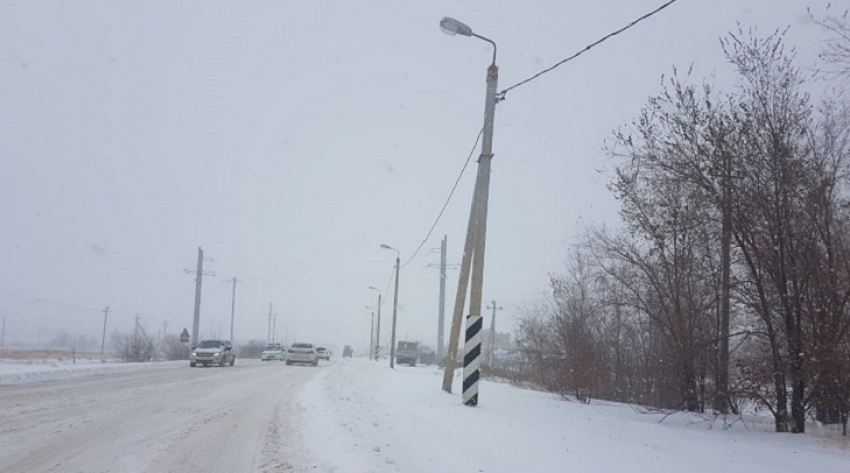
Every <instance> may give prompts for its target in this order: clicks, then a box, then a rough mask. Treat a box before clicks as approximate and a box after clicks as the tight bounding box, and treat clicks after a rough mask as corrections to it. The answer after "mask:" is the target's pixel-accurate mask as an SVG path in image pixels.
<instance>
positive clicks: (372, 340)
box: [366, 305, 375, 360]
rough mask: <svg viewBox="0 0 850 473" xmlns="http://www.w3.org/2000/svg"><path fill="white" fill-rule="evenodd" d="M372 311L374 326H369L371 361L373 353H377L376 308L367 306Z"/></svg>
mask: <svg viewBox="0 0 850 473" xmlns="http://www.w3.org/2000/svg"><path fill="white" fill-rule="evenodd" d="M366 308H367V309H369V310H371V311H372V324H371V325H369V359H370V360H371V359H372V353H373V352H374V351H375V308H374V307H371V306H368V305H367V306H366Z"/></svg>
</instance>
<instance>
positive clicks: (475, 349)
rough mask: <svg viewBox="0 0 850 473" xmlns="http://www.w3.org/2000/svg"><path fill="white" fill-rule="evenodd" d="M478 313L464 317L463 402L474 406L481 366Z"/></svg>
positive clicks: (481, 322)
mask: <svg viewBox="0 0 850 473" xmlns="http://www.w3.org/2000/svg"><path fill="white" fill-rule="evenodd" d="M483 324H484V322H483V319H482V317H481V316H480V315H468V316H467V317H466V343H465V344H464V346H463V348H464V355H463V403H464V405H467V406H470V407H475V406H477V405H478V378H479V377H480V373H479V367H480V366H481V328H482V327H483Z"/></svg>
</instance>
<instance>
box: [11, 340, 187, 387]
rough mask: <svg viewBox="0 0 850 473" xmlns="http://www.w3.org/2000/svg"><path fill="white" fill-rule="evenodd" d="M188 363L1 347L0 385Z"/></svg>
mask: <svg viewBox="0 0 850 473" xmlns="http://www.w3.org/2000/svg"><path fill="white" fill-rule="evenodd" d="M185 364H186V362H185V361H179V362H178V361H169V362H158V363H123V362H121V361H120V360H117V359H114V358H112V357H107V358H103V359H101V358H100V357H98V356H95V355H93V354H78V355H72V354H71V353H70V352H68V351H65V350H35V349H32V350H12V349H0V386H10V385H15V384H20V383H26V382H32V381H47V380H52V381H56V380H61V379H71V378H75V377H79V376H88V375H97V374H107V373H123V372H129V371H139V370H149V369H157V368H161V367H163V366H168V365H174V366H177V365H181V366H182V365H185Z"/></svg>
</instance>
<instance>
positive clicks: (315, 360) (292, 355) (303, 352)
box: [286, 343, 319, 366]
mask: <svg viewBox="0 0 850 473" xmlns="http://www.w3.org/2000/svg"><path fill="white" fill-rule="evenodd" d="M293 363H307V364H310V365H313V366H317V365H318V364H319V355H318V353H316V347H315V346H313V344H312V343H293V344H292V345H290V346H289V350H287V351H286V364H287V365H291V364H293Z"/></svg>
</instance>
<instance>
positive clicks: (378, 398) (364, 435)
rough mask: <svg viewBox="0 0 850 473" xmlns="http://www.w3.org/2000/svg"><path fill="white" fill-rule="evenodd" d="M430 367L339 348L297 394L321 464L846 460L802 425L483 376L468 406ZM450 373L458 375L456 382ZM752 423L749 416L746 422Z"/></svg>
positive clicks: (727, 467) (540, 466)
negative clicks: (588, 400) (697, 413)
mask: <svg viewBox="0 0 850 473" xmlns="http://www.w3.org/2000/svg"><path fill="white" fill-rule="evenodd" d="M440 381H441V373H440V372H439V371H437V370H436V369H435V368H433V367H421V368H420V367H417V368H408V367H397V369H396V370H395V371H392V370H390V369H389V368H388V367H386V366H384V364H383V363H381V364H380V365H379V364H377V363H374V362H369V361H367V360H362V359H355V360H352V359H342V360H339V361H338V362H336V363H333V364H331V365H330V366H328V367H327V369H325V370H323V372H322V373H320V374H319V375H318V376H316V377H315V378H313V379H312V380H311V381H310V382H309V383H308V384H307V385H306V386H305V387H304V389H303V390H302V391H301V393H300V395H299V397H298V399H297V401H296V419H294V425H293V426H292V427H294V428H295V431H296V432H298V436H299V437H300V442H301V443H302V445H301V447H302V448H303V451H304V456H305V458H302V459H299V461H298V463H299V464H301V465H305V467H306V465H310V466H309V468H310V471H320V472H335V471H338V472H342V471H344V472H352V473H356V472H396V471H403V472H432V471H443V472H486V473H501V472H505V473H507V472H512V473H513V472H517V471H565V469H566V468H569V469H570V471H602V472H607V471H652V472H653V473H680V472H682V471H688V472H696V473H699V472H716V471H725V472H747V473H753V472H759V471H770V472H771V473H779V472H784V471H788V472H792V471H793V472H799V471H821V469H823V471H827V470H830V469H834V470H836V471H844V470H846V469H847V468H848V467H850V452H848V451H846V450H842V449H840V448H837V447H835V446H829V445H824V442H822V441H819V440H817V439H814V438H812V437H809V436H794V435H791V434H775V433H771V432H765V431H763V430H759V429H752V430H747V428H745V427H744V426H741V425H740V424H737V425H735V426H733V427H732V428H730V429H728V430H723V429H721V428H714V429H708V427H707V425H706V424H705V423H698V420H699V419H698V418H696V417H693V416H690V417H689V416H688V415H685V414H681V415H676V416H671V417H669V418H667V419H666V420H664V422H663V423H659V420H661V418H662V417H663V416H661V415H655V414H651V415H648V414H640V413H637V412H635V411H634V410H633V409H632V408H631V407H629V406H627V405H621V404H608V403H602V404H590V405H584V404H579V403H573V402H567V401H564V400H561V399H559V398H557V397H555V396H552V395H550V394H546V393H541V392H535V391H529V390H523V389H518V388H515V387H512V386H508V385H504V384H499V383H489V382H484V383H483V384H482V387H481V404H480V406H479V407H478V408H474V409H473V408H467V407H464V406H462V405H461V404H460V396H459V395H458V394H454V395H448V394H446V393H444V392H442V391H441V390H440V389H439V387H440ZM458 385H459V383H458V382H457V381H456V382H455V388H456V389H458ZM750 427H751V428H752V426H750Z"/></svg>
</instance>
